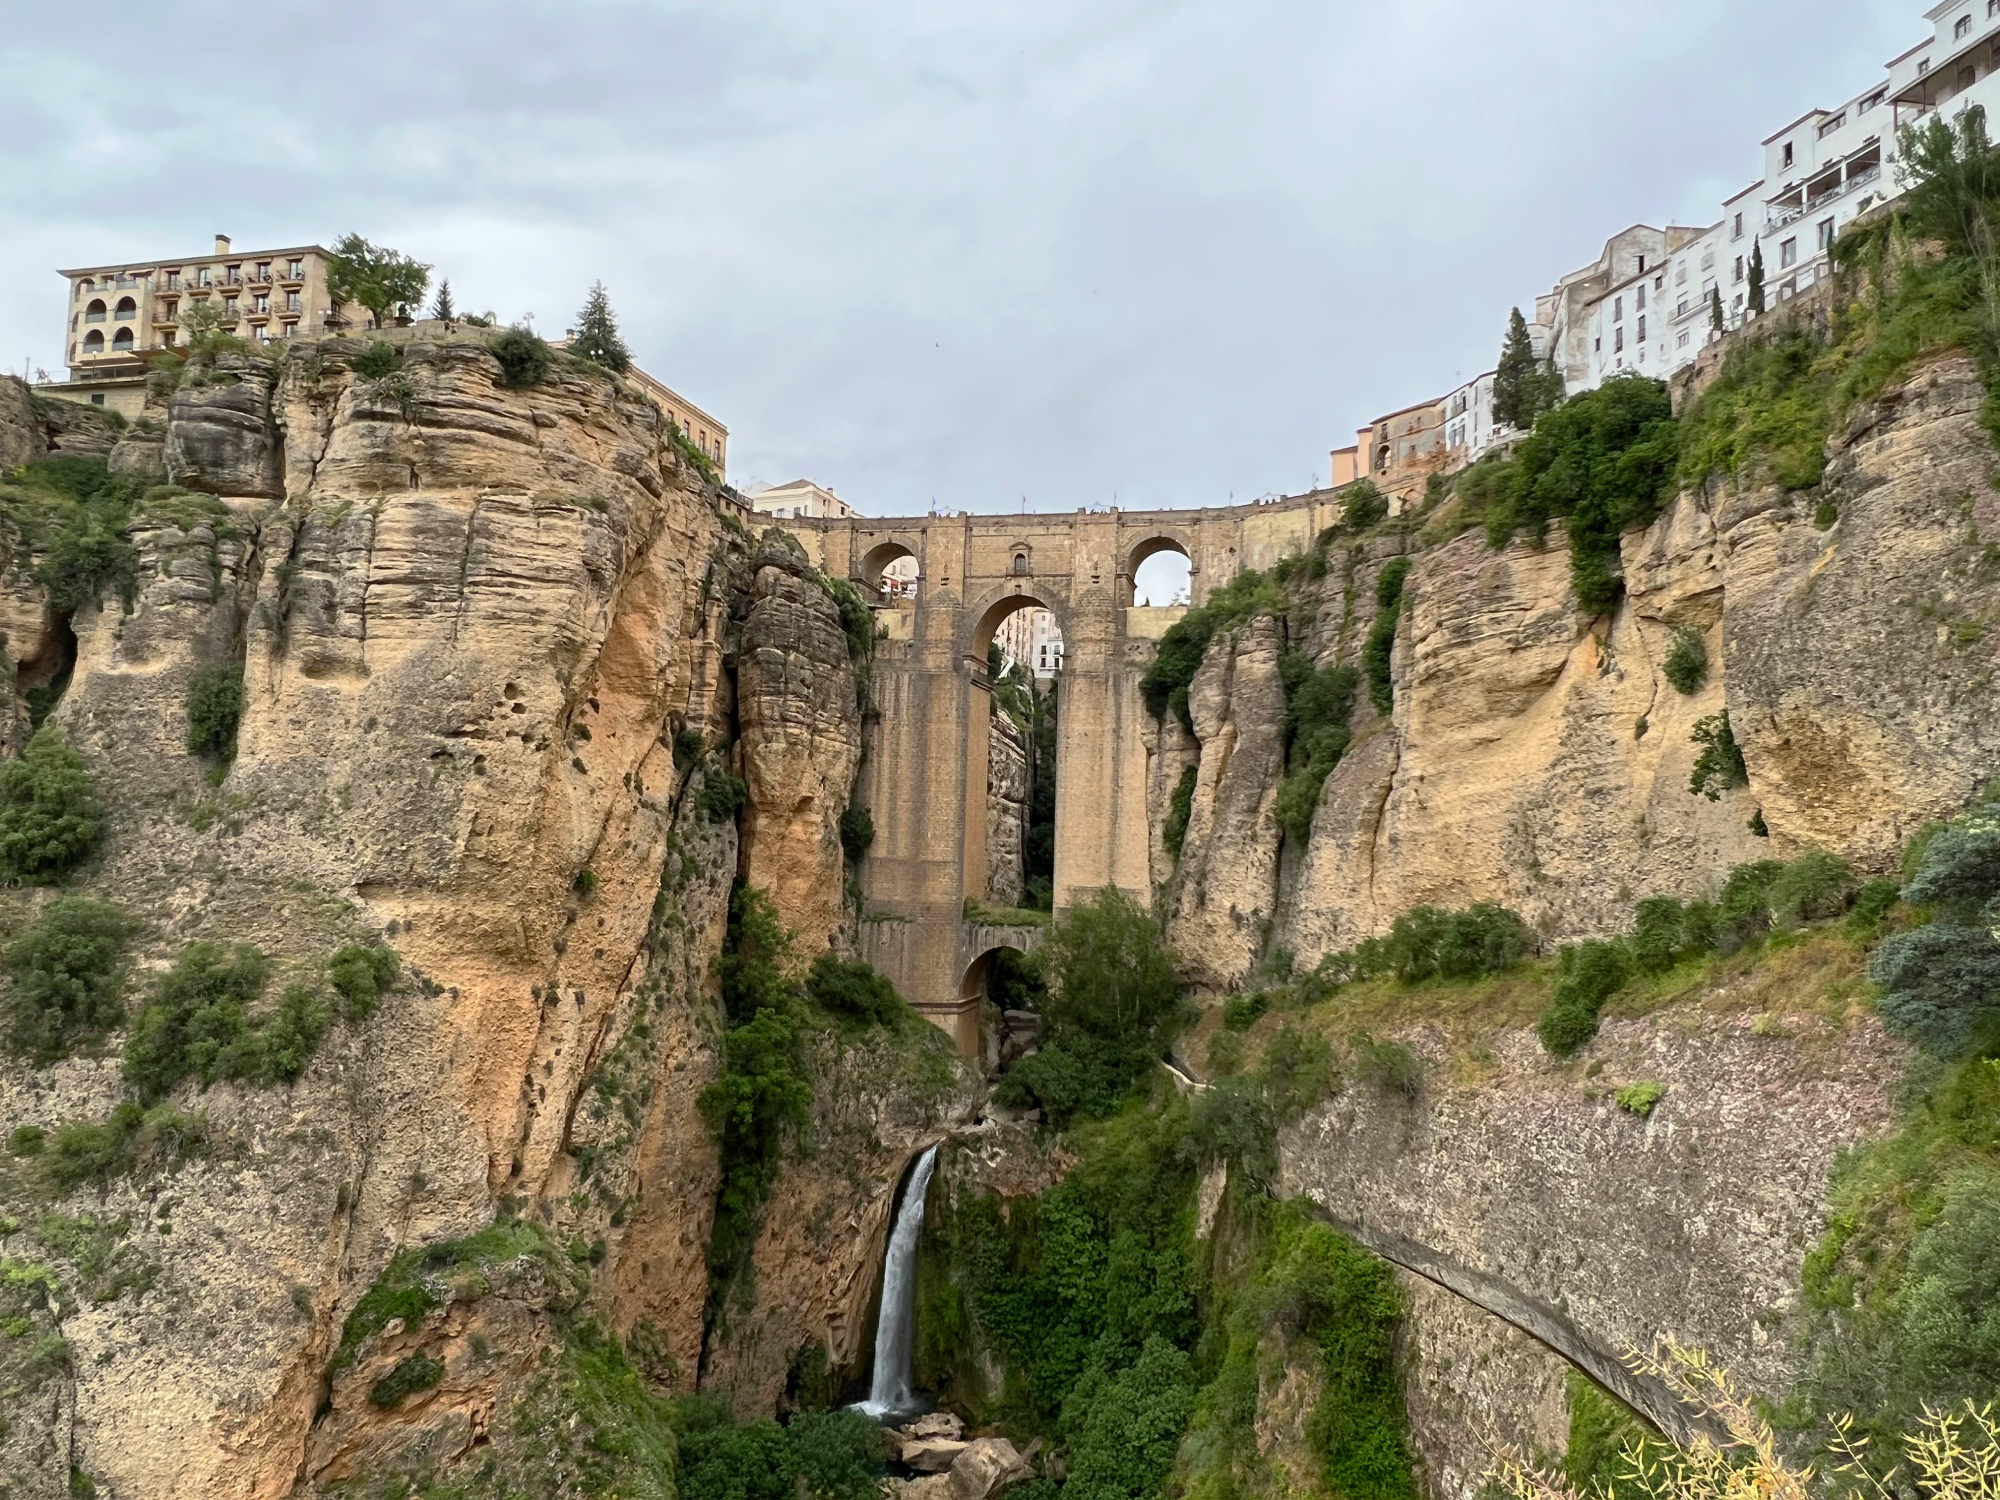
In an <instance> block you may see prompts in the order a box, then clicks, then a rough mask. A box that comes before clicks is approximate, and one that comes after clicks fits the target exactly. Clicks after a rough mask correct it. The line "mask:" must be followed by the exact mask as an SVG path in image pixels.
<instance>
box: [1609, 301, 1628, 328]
mask: <svg viewBox="0 0 2000 1500" xmlns="http://www.w3.org/2000/svg"><path fill="white" fill-rule="evenodd" d="M1624 318H1625V299H1624V298H1623V297H1613V298H1612V299H1611V320H1612V321H1613V322H1614V323H1617V322H1623V321H1624Z"/></svg>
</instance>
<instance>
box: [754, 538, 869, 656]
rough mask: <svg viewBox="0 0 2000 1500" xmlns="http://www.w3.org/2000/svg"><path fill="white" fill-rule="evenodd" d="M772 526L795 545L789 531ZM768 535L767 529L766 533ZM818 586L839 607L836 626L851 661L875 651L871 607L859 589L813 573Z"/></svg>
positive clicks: (824, 575) (843, 579)
mask: <svg viewBox="0 0 2000 1500" xmlns="http://www.w3.org/2000/svg"><path fill="white" fill-rule="evenodd" d="M772 530H774V531H777V532H778V534H779V535H780V536H782V537H784V538H785V540H786V541H787V542H790V543H791V544H792V545H793V546H794V547H796V546H797V545H798V543H797V541H796V540H795V539H794V538H793V536H792V535H791V533H790V532H787V531H784V530H782V529H781V528H778V527H773V528H772ZM767 535H768V533H767ZM813 578H814V579H815V580H816V581H817V582H818V583H819V586H820V587H821V588H823V589H825V590H826V595H827V597H828V598H829V599H831V600H833V603H834V607H835V608H836V609H838V610H839V611H840V628H841V631H842V632H843V633H844V634H845V635H846V636H847V655H848V658H849V659H850V660H852V661H866V660H867V659H868V658H869V657H870V656H872V655H874V653H875V611H874V610H872V609H870V608H869V607H868V601H867V600H866V599H864V598H863V597H862V596H861V590H860V589H858V588H857V587H855V586H854V585H853V584H852V583H849V582H848V581H847V580H846V579H845V578H829V577H827V576H826V574H824V573H821V572H818V571H817V570H815V571H814V573H813Z"/></svg>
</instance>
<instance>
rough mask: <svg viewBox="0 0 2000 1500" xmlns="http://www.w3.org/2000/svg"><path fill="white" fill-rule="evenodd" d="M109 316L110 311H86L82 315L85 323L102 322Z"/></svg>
mask: <svg viewBox="0 0 2000 1500" xmlns="http://www.w3.org/2000/svg"><path fill="white" fill-rule="evenodd" d="M110 316H111V314H110V313H101V312H87V313H85V314H84V315H83V321H84V322H86V323H102V322H103V321H104V320H105V319H106V318H108V317H110Z"/></svg>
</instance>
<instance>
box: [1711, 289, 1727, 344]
mask: <svg viewBox="0 0 2000 1500" xmlns="http://www.w3.org/2000/svg"><path fill="white" fill-rule="evenodd" d="M1708 326H1709V327H1710V328H1712V329H1714V330H1715V331H1716V332H1717V333H1721V332H1722V331H1723V330H1724V329H1725V327H1726V326H1727V325H1726V324H1725V322H1724V321H1723V317H1722V288H1721V287H1719V286H1712V287H1710V288H1709V289H1708Z"/></svg>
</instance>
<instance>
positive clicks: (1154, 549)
mask: <svg viewBox="0 0 2000 1500" xmlns="http://www.w3.org/2000/svg"><path fill="white" fill-rule="evenodd" d="M1168 555H1172V556H1176V557H1179V558H1181V559H1183V560H1184V561H1185V562H1186V563H1187V587H1188V595H1189V597H1190V599H1192V597H1193V594H1194V579H1195V574H1196V572H1197V570H1198V567H1199V564H1197V563H1196V561H1195V555H1194V551H1193V548H1192V546H1191V545H1190V542H1189V539H1188V538H1187V536H1186V535H1185V534H1183V533H1181V531H1180V528H1179V527H1170V528H1161V529H1159V530H1156V531H1154V532H1152V533H1151V534H1149V535H1145V536H1142V537H1141V538H1140V539H1139V540H1138V541H1137V542H1136V543H1134V544H1133V545H1132V546H1131V547H1129V548H1127V549H1126V552H1125V566H1124V570H1123V572H1122V573H1121V574H1120V575H1119V585H1120V592H1121V593H1122V595H1123V602H1124V604H1125V605H1126V606H1127V607H1128V608H1129V607H1130V606H1132V605H1134V604H1137V603H1138V602H1139V591H1140V582H1141V579H1140V576H1139V575H1140V570H1141V569H1142V568H1144V567H1145V566H1146V565H1147V564H1148V563H1150V562H1152V561H1153V560H1154V559H1155V558H1158V557H1164V556H1168ZM1154 571H1156V572H1165V571H1166V569H1165V568H1164V566H1163V568H1162V569H1156V570H1154ZM1163 581H1164V579H1160V580H1155V581H1154V586H1155V587H1157V584H1158V583H1159V582H1163ZM1150 602H1151V603H1153V604H1159V603H1161V602H1162V601H1161V600H1159V599H1151V600H1150Z"/></svg>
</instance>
